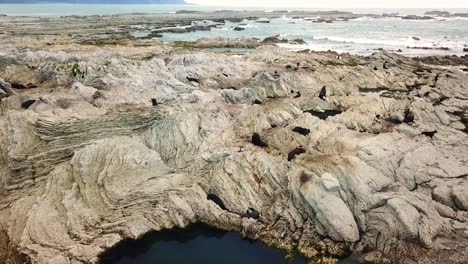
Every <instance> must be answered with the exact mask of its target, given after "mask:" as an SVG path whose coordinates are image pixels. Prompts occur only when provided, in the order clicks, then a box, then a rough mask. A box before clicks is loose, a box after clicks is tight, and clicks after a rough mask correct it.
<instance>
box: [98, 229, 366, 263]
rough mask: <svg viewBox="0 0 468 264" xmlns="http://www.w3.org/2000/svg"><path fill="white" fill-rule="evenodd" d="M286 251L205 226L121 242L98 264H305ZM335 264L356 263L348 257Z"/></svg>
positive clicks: (234, 233)
mask: <svg viewBox="0 0 468 264" xmlns="http://www.w3.org/2000/svg"><path fill="white" fill-rule="evenodd" d="M285 255H286V254H285V252H283V251H281V250H278V249H275V248H271V247H267V246H266V245H265V244H263V243H261V242H258V241H250V240H245V239H242V237H241V236H240V234H239V233H236V232H225V231H221V230H218V229H213V228H210V227H207V226H204V225H195V226H192V227H190V228H188V229H176V230H169V231H162V232H155V233H151V234H148V235H146V236H144V237H143V238H142V239H139V240H130V241H125V242H123V243H120V244H119V245H117V246H116V247H114V248H112V249H110V250H109V251H107V252H105V253H104V254H103V255H102V256H101V258H100V263H101V264H153V263H158V264H182V263H190V264H306V263H307V261H306V259H304V258H303V257H301V256H295V257H294V258H292V259H288V260H286V259H285ZM338 264H359V262H358V261H356V260H353V259H351V258H347V259H344V260H341V261H339V262H338Z"/></svg>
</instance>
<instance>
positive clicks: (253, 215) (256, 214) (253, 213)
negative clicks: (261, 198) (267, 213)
mask: <svg viewBox="0 0 468 264" xmlns="http://www.w3.org/2000/svg"><path fill="white" fill-rule="evenodd" d="M245 216H246V217H248V218H253V219H259V218H260V213H259V212H258V211H257V210H255V209H254V208H252V207H249V208H248V209H247V211H245Z"/></svg>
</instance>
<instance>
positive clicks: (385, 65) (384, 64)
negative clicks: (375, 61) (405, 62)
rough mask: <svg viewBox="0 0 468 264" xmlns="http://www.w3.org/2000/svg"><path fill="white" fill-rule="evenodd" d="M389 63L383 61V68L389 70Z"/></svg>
mask: <svg viewBox="0 0 468 264" xmlns="http://www.w3.org/2000/svg"><path fill="white" fill-rule="evenodd" d="M387 63H388V62H386V61H385V62H384V63H383V67H382V68H383V69H384V70H388V67H387Z"/></svg>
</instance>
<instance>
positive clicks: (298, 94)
mask: <svg viewBox="0 0 468 264" xmlns="http://www.w3.org/2000/svg"><path fill="white" fill-rule="evenodd" d="M301 96H302V94H301V92H297V93H296V95H295V96H294V98H299V97H301Z"/></svg>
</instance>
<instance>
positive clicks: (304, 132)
mask: <svg viewBox="0 0 468 264" xmlns="http://www.w3.org/2000/svg"><path fill="white" fill-rule="evenodd" d="M292 131H293V132H296V133H299V134H301V135H303V136H307V135H309V133H310V129H308V128H303V127H295V128H293V129H292Z"/></svg>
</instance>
